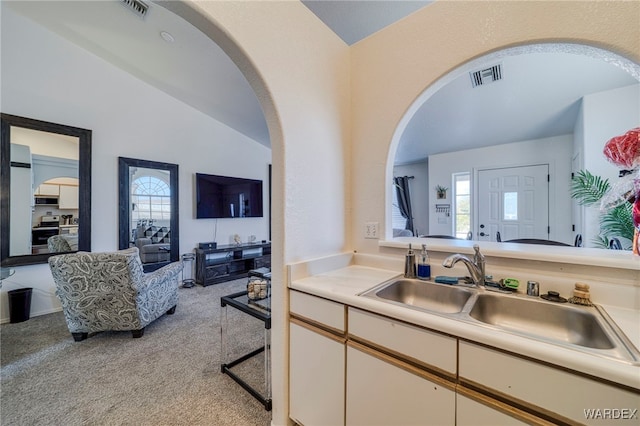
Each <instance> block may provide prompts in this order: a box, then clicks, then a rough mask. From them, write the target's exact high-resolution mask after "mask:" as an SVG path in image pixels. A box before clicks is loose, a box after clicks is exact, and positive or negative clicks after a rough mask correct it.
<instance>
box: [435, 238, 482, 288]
mask: <svg viewBox="0 0 640 426" xmlns="http://www.w3.org/2000/svg"><path fill="white" fill-rule="evenodd" d="M473 250H475V254H474V255H473V261H471V260H469V258H468V257H466V256H463V255H461V254H459V253H456V254H452V255H451V256H449V257H447V258H446V259H445V260H444V261H443V262H442V266H444V267H445V268H453V265H455V264H456V263H458V262H462V263H464V265H465V266H466V267H467V269H468V270H469V274H470V275H471V279H472V280H473V284H474V285H475V286H476V287H483V288H484V278H485V261H484V255H483V254H482V253H480V247H479V246H478V245H477V244H474V245H473Z"/></svg>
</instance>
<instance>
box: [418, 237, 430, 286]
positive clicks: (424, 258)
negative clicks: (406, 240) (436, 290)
mask: <svg viewBox="0 0 640 426" xmlns="http://www.w3.org/2000/svg"><path fill="white" fill-rule="evenodd" d="M418 278H420V279H421V280H430V279H431V263H430V262H429V253H427V245H426V244H423V245H422V252H420V260H419V262H418Z"/></svg>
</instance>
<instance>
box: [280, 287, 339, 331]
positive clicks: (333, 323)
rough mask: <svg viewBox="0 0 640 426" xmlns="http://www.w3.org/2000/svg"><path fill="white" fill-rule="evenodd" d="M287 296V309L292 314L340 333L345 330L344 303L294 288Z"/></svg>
mask: <svg viewBox="0 0 640 426" xmlns="http://www.w3.org/2000/svg"><path fill="white" fill-rule="evenodd" d="M289 297H290V300H289V310H290V312H291V313H292V314H295V315H297V316H299V317H302V318H305V319H307V320H311V321H313V322H316V323H318V324H321V325H324V326H326V327H329V328H330V329H333V330H336V331H338V332H340V333H344V332H345V330H346V327H345V308H344V305H342V304H340V303H336V302H332V301H330V300H326V299H322V298H320V297H316V296H311V295H309V294H306V293H301V292H299V291H295V290H291V291H290V292H289Z"/></svg>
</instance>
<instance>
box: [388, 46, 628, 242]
mask: <svg viewBox="0 0 640 426" xmlns="http://www.w3.org/2000/svg"><path fill="white" fill-rule="evenodd" d="M639 81H640V67H639V66H638V64H635V63H633V62H632V61H629V60H628V59H626V58H622V57H620V56H618V55H616V54H614V53H612V52H608V51H604V50H602V49H597V48H592V47H589V46H583V45H572V44H560V43H558V44H555V43H553V44H551V43H550V44H538V45H528V46H519V47H515V48H509V49H505V50H503V51H499V52H493V53H491V54H489V55H486V56H484V57H480V58H477V59H474V60H473V61H470V62H469V63H466V64H464V65H462V66H460V67H459V68H457V69H455V70H454V71H452V72H451V73H449V74H448V75H446V76H444V77H443V78H441V79H440V80H438V81H436V82H435V83H434V84H433V85H432V86H430V87H429V88H428V89H427V90H425V92H424V93H422V94H421V95H420V96H419V97H418V99H417V100H416V102H415V103H414V104H413V105H412V107H411V109H410V112H409V113H407V117H406V118H405V120H406V121H405V123H406V127H405V128H404V129H400V128H399V129H398V132H399V135H398V136H396V138H397V139H396V140H397V149H396V151H395V153H393V150H392V156H391V158H390V160H389V161H390V162H391V163H392V164H393V175H394V176H396V177H404V176H407V177H412V179H409V180H408V182H409V185H410V195H411V200H412V210H413V214H412V216H413V221H414V227H415V228H414V231H415V236H438V237H451V238H460V239H466V238H468V236H471V239H473V240H476V241H500V240H501V241H503V242H504V241H506V240H511V239H518V238H529V239H530V238H536V239H544V240H554V241H558V242H561V243H563V244H565V245H569V246H573V245H574V244H575V242H576V240H577V239H578V238H579V237H582V240H583V242H584V245H585V246H589V247H596V246H594V245H592V241H593V239H594V237H597V236H598V232H599V226H598V217H597V216H598V215H599V213H598V212H597V210H598V209H597V208H593V210H589V209H586V210H585V209H584V208H582V207H579V206H578V205H577V203H576V202H574V200H572V198H571V195H570V185H571V175H572V173H574V172H577V171H579V170H583V169H588V170H590V171H592V172H593V173H594V174H598V175H601V176H602V177H604V178H609V179H610V181H612V182H615V181H616V180H617V179H618V172H619V170H617V168H616V167H615V166H613V165H611V164H610V163H608V161H607V160H606V158H605V157H604V156H603V155H602V148H603V146H604V144H605V143H606V142H607V140H608V139H609V138H611V137H613V136H618V135H620V134H624V133H625V132H626V131H627V130H629V129H631V128H633V127H636V126H638V125H639V124H640V123H639V122H638V117H639V116H640V101H639V99H640V98H639V96H638V95H639V94H640V85H639ZM400 132H401V133H400ZM549 179H550V181H549ZM524 181H527V182H538V183H540V184H541V185H539V186H535V187H534V186H533V185H532V186H531V187H527V188H524V187H522V188H518V187H515V186H507V185H512V182H513V185H515V182H520V183H522V182H524ZM497 184H500V185H503V186H501V187H497V186H495V185H497ZM396 187H397V185H392V183H391V181H390V182H389V186H388V188H389V190H390V191H391V194H390V195H391V196H390V197H388V200H390V201H391V204H393V205H392V206H391V207H390V209H389V210H387V211H391V213H392V215H391V216H392V217H393V219H392V220H391V221H388V223H389V222H392V223H391V224H390V225H391V228H393V229H394V231H395V232H394V234H395V235H398V234H399V232H398V230H399V229H400V230H402V229H403V228H404V227H405V221H406V219H404V218H403V217H402V216H403V214H402V212H400V210H401V208H400V207H401V206H400V204H402V203H400V204H399V203H398V201H397V194H396V193H397V190H396ZM437 187H440V188H443V189H447V190H446V191H442V192H441V193H440V194H438V191H437V189H436V188H437ZM531 188H533V189H531ZM531 218H533V219H532V220H529V219H531ZM390 234H391V233H390ZM395 235H394V236H395ZM629 243H630V242H629Z"/></svg>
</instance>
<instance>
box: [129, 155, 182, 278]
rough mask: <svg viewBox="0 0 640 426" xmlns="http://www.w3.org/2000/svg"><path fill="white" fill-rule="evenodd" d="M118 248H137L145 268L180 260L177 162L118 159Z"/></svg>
mask: <svg viewBox="0 0 640 426" xmlns="http://www.w3.org/2000/svg"><path fill="white" fill-rule="evenodd" d="M118 176H119V184H120V195H119V215H118V216H119V224H120V232H119V248H120V249H126V248H129V247H138V250H139V252H140V260H141V261H142V264H143V268H144V270H145V271H152V270H155V269H158V268H160V267H162V266H164V265H166V264H168V263H169V262H174V261H177V260H178V259H179V247H180V246H179V236H180V233H179V229H178V223H179V221H178V165H177V164H169V163H160V162H156V161H147V160H138V159H134V158H124V157H119V158H118Z"/></svg>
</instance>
